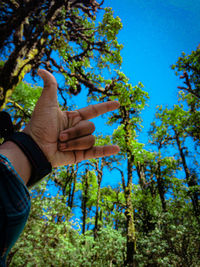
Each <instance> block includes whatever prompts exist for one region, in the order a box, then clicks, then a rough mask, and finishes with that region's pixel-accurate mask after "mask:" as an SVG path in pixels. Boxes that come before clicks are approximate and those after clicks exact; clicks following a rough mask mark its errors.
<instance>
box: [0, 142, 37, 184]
mask: <svg viewBox="0 0 200 267" xmlns="http://www.w3.org/2000/svg"><path fill="white" fill-rule="evenodd" d="M0 154H2V155H4V156H5V157H7V158H8V159H9V160H10V162H11V164H12V165H13V167H14V168H15V170H16V172H17V173H18V174H19V176H20V177H21V178H22V179H23V181H24V183H25V184H27V183H28V181H29V179H30V177H31V173H32V165H31V162H30V161H29V159H28V158H27V156H26V155H25V153H24V152H23V151H22V150H21V149H20V147H19V146H18V145H16V144H15V143H14V142H12V141H6V142H5V143H3V144H2V145H1V146H0Z"/></svg>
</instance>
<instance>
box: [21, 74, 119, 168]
mask: <svg viewBox="0 0 200 267" xmlns="http://www.w3.org/2000/svg"><path fill="white" fill-rule="evenodd" d="M38 75H39V76H40V77H41V78H42V79H43V81H44V88H43V91H42V94H41V96H40V98H39V100H38V102H37V104H36V106H35V109H34V112H33V115H32V117H31V120H30V121H29V123H28V125H27V126H26V127H25V129H24V132H25V133H27V134H29V135H30V136H31V137H32V138H33V139H34V141H35V142H36V143H37V144H38V145H39V147H40V148H41V150H42V151H43V153H44V154H45V156H46V157H47V159H48V161H49V162H50V163H51V165H52V166H53V167H58V166H62V165H67V164H73V163H77V162H80V161H82V160H86V159H91V158H99V157H104V156H110V155H113V154H116V153H118V152H119V150H120V149H119V147H118V146H115V145H110V146H100V147H95V146H93V145H94V142H95V140H94V136H92V133H93V131H94V130H95V126H94V124H93V123H92V122H90V121H88V120H89V119H92V118H95V117H97V116H99V115H101V114H104V113H106V112H108V111H112V110H115V109H117V108H118V107H119V102H117V101H109V102H106V103H100V104H97V105H91V106H88V107H86V108H82V109H79V110H76V111H61V110H60V108H59V105H58V101H57V82H56V79H55V78H54V76H53V75H52V74H51V73H49V72H48V71H46V70H39V71H38Z"/></svg>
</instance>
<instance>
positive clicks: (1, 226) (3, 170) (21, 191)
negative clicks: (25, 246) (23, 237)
mask: <svg viewBox="0 0 200 267" xmlns="http://www.w3.org/2000/svg"><path fill="white" fill-rule="evenodd" d="M30 207H31V201H30V195H29V191H28V189H27V187H26V185H25V184H24V182H23V180H22V179H21V177H20V176H19V175H18V174H17V172H16V171H15V169H14V167H13V166H12V164H11V163H10V161H9V160H8V159H7V158H6V157H5V156H3V155H0V267H4V266H6V264H5V262H6V257H7V255H8V253H9V251H10V250H11V248H12V246H13V245H14V244H15V242H16V241H17V239H18V237H19V235H20V234H21V232H22V231H23V229H24V226H25V224H26V221H27V219H28V216H29V212H30Z"/></svg>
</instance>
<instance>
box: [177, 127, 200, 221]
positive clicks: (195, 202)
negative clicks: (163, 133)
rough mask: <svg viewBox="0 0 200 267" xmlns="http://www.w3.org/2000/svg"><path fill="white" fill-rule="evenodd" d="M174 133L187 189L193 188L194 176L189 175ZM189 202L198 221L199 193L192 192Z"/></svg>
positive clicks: (195, 182) (178, 141) (199, 213)
mask: <svg viewBox="0 0 200 267" xmlns="http://www.w3.org/2000/svg"><path fill="white" fill-rule="evenodd" d="M174 131H175V138H176V143H177V146H178V150H179V154H180V157H181V161H182V164H183V169H184V171H185V177H186V181H187V184H188V186H189V187H191V186H195V185H197V181H195V179H194V176H193V175H192V174H191V172H190V170H189V168H188V166H187V163H186V158H185V154H184V152H183V148H182V146H181V141H180V138H179V134H178V133H177V131H176V130H174ZM191 200H192V205H193V209H194V213H195V216H196V218H197V220H198V221H199V215H200V206H199V193H197V192H193V193H192V195H191Z"/></svg>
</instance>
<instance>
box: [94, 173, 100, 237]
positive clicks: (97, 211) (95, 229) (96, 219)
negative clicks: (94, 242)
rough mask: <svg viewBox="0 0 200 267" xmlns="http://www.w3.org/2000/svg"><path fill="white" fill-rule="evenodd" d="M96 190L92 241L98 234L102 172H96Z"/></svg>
mask: <svg viewBox="0 0 200 267" xmlns="http://www.w3.org/2000/svg"><path fill="white" fill-rule="evenodd" d="M97 179H98V190H97V202H96V213H95V225H94V239H96V238H97V234H98V230H99V229H98V228H99V227H98V221H99V201H100V195H101V181H102V171H100V170H98V175H97Z"/></svg>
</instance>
